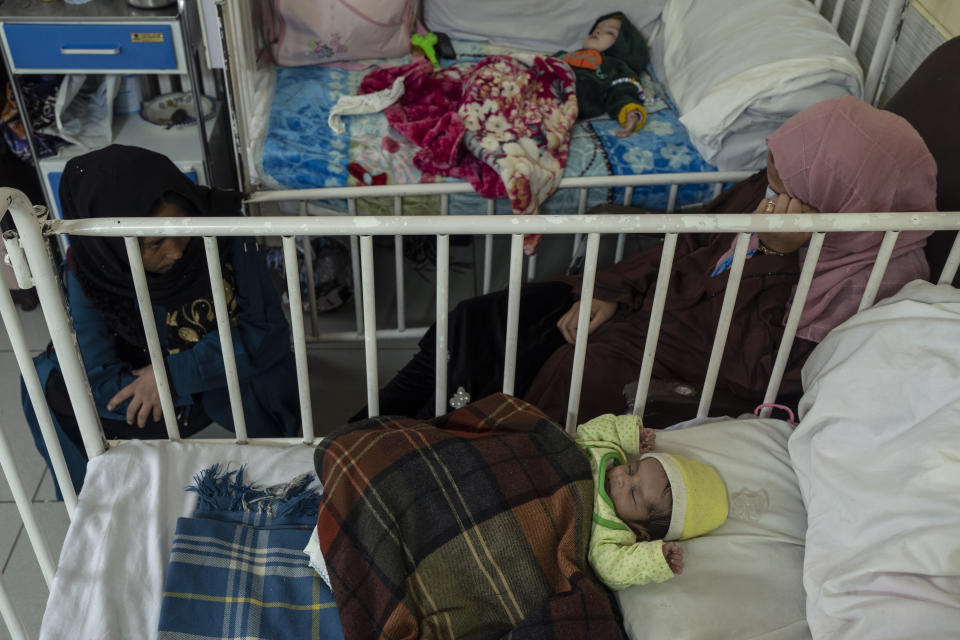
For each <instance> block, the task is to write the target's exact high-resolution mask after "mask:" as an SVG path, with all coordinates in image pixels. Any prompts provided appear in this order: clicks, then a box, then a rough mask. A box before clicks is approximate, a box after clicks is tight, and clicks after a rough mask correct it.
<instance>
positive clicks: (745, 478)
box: [617, 417, 810, 640]
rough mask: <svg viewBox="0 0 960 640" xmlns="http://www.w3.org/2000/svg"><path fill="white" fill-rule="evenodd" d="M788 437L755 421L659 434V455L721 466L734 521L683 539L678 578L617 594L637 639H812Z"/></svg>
mask: <svg viewBox="0 0 960 640" xmlns="http://www.w3.org/2000/svg"><path fill="white" fill-rule="evenodd" d="M790 432H791V426H790V424H788V423H786V422H783V421H781V420H772V419H767V420H763V419H759V418H753V417H749V418H747V417H744V418H741V419H737V420H728V421H725V422H715V423H709V424H701V425H698V426H694V427H689V428H686V429H677V430H667V431H659V432H657V443H656V448H655V450H656V451H664V452H667V453H674V454H679V455H682V456H688V457H691V458H696V459H697V460H701V461H703V462H706V463H708V464H711V465H713V466H714V468H716V470H717V472H718V473H719V474H720V477H721V478H723V481H724V483H725V484H726V487H727V493H728V495H729V499H730V515H729V517H728V518H727V521H726V523H724V524H723V526H721V527H720V528H718V529H716V530H715V531H712V532H711V533H709V534H707V535H706V536H702V537H699V538H694V539H691V540H685V541H682V542H680V543H679V544H680V546H681V547H682V548H683V554H684V555H683V558H684V564H685V566H684V570H683V573H682V574H681V575H679V576H675V577H673V578H672V579H670V580H668V581H666V582H663V583H660V584H647V585H638V586H634V587H630V588H629V589H626V590H624V591H620V592H618V594H617V598H618V599H619V601H620V608H621V609H622V610H623V613H624V626H625V627H626V630H627V634H628V635H629V636H630V637H631V638H634V639H635V640H639V639H641V638H670V639H671V640H727V639H729V640H749V639H752V638H763V639H765V640H795V639H796V640H800V639H807V638H809V637H810V633H809V631H808V630H807V624H806V622H805V619H804V593H803V586H802V584H801V567H802V563H803V536H804V530H805V528H806V517H805V514H804V510H803V503H802V501H801V499H800V492H799V490H798V489H797V482H796V477H795V476H794V473H793V469H792V468H791V467H790V460H789V458H788V456H787V438H788V437H789V435H790Z"/></svg>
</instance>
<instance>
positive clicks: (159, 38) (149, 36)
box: [130, 32, 163, 42]
mask: <svg viewBox="0 0 960 640" xmlns="http://www.w3.org/2000/svg"><path fill="white" fill-rule="evenodd" d="M130 42H163V33H162V32H159V33H150V32H148V33H131V34H130Z"/></svg>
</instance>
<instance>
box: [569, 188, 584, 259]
mask: <svg viewBox="0 0 960 640" xmlns="http://www.w3.org/2000/svg"><path fill="white" fill-rule="evenodd" d="M579 193H580V201H579V202H578V203H577V215H580V216H582V215H583V214H585V213H586V212H587V190H586V189H584V188H583V187H581V188H580V191H579ZM581 242H583V234H582V233H576V234H574V235H573V255H572V256H571V257H572V258H573V259H574V260H576V258H577V253H578V252H579V251H580V243H581Z"/></svg>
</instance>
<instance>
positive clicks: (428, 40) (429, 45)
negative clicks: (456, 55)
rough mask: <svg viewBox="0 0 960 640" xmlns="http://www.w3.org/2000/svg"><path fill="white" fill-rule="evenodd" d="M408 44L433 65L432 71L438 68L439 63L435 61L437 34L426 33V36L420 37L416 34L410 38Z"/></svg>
mask: <svg viewBox="0 0 960 640" xmlns="http://www.w3.org/2000/svg"><path fill="white" fill-rule="evenodd" d="M410 44H412V45H413V46H415V47H419V48H420V50H421V51H423V53H424V55H426V56H427V58H428V59H429V60H430V62H432V63H433V68H434V69H439V68H440V62H439V61H438V60H437V49H436V47H437V34H435V33H428V34H426V35H420V34H419V33H416V34H414V35H412V36H410Z"/></svg>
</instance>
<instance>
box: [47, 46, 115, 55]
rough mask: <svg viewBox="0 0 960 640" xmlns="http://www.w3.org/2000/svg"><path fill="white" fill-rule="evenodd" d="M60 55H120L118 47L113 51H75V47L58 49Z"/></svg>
mask: <svg viewBox="0 0 960 640" xmlns="http://www.w3.org/2000/svg"><path fill="white" fill-rule="evenodd" d="M60 53H62V54H63V55H65V56H115V55H118V54H119V53H120V47H115V48H113V49H77V48H75V47H60Z"/></svg>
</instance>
